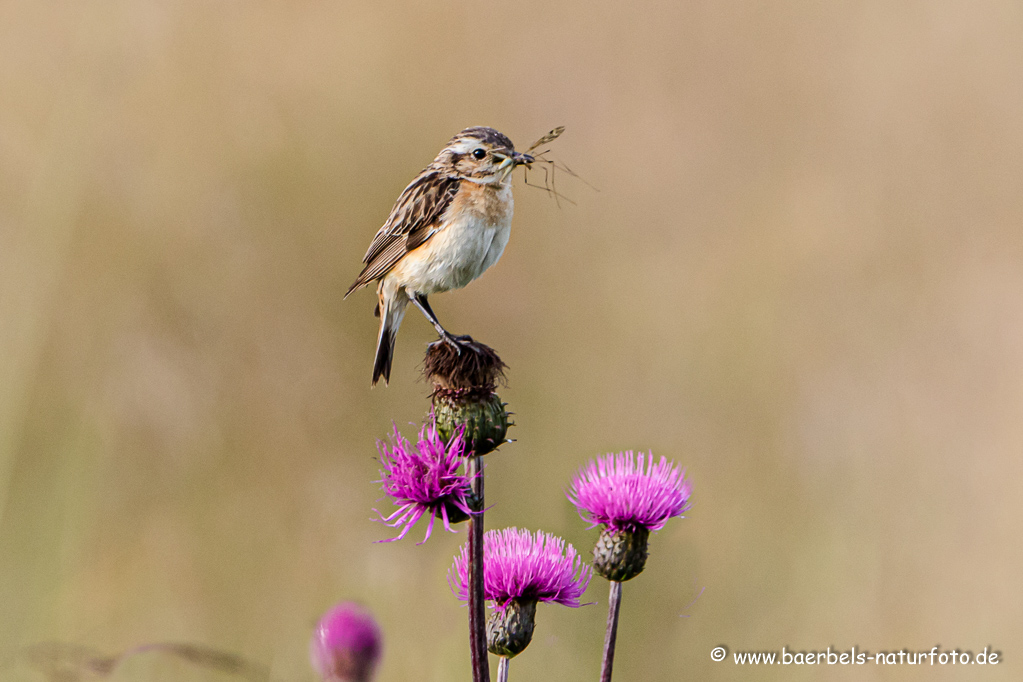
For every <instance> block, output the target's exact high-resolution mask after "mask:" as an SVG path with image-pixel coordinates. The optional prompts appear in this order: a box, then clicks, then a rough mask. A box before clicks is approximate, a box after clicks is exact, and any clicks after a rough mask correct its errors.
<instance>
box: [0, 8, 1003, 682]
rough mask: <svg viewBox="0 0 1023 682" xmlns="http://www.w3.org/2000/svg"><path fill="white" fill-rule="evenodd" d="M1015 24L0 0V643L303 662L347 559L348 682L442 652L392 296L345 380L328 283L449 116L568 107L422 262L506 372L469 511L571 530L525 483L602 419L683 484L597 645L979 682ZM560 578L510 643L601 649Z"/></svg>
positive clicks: (432, 664)
mask: <svg viewBox="0 0 1023 682" xmlns="http://www.w3.org/2000/svg"><path fill="white" fill-rule="evenodd" d="M1021 28H1023V10H1021V8H1020V5H1019V4H1018V3H1016V2H1009V1H999V0H980V1H978V0H972V1H966V0H927V1H923V0H919V1H918V0H907V1H906V2H900V3H890V2H880V1H877V0H867V1H865V2H834V3H827V4H821V3H814V2H800V1H797V0H793V1H788V2H773V3H768V2H753V1H750V0H744V1H737V0H725V1H724V2H707V1H701V2H686V3H676V2H648V3H644V4H643V5H642V6H641V7H638V6H630V5H629V4H628V3H615V2H586V3H584V2H565V3H557V4H552V3H546V2H538V1H534V0H524V1H522V2H516V3H489V2H485V3H484V2H474V3H469V2H465V3H425V2H407V1H400V0H383V1H382V2H375V3H357V4H353V3H347V2H324V1H321V0H303V1H296V2H288V3H265V2H264V3H240V2H215V3H209V2H198V1H187V0H181V1H177V2H166V1H162V2H156V1H153V0H130V1H128V0H120V1H118V0H95V1H93V2H83V3H65V2H54V1H50V0H6V1H5V2H2V3H0V321H2V325H0V662H2V667H0V678H3V679H12V680H38V679H41V678H40V676H39V675H38V673H36V672H33V671H32V670H30V669H28V668H26V667H25V666H24V665H21V664H20V663H19V659H18V657H17V653H18V651H19V650H21V648H22V647H24V646H26V645H28V644H31V643H34V642H39V641H45V640H59V641H65V642H75V643H78V644H82V645H87V646H91V647H96V648H98V649H100V650H104V651H107V652H115V651H119V650H123V649H126V648H128V647H130V646H132V645H135V644H138V643H141V642H152V641H190V642H201V643H203V644H206V645H209V646H215V647H220V648H224V649H228V650H231V651H235V652H237V653H240V654H242V655H244V656H246V657H249V658H251V659H253V660H257V661H261V662H263V663H265V664H267V665H269V666H270V667H271V669H272V671H273V674H274V676H275V678H276V679H279V680H292V681H297V680H311V679H312V678H313V674H312V672H311V670H310V669H309V667H308V662H307V653H306V647H307V641H308V637H309V635H310V632H311V629H312V626H313V624H314V622H315V621H316V619H317V617H318V616H319V615H320V614H321V613H322V612H323V611H324V610H325V609H326V608H327V607H329V606H330V605H331V604H333V603H334V602H336V601H339V600H341V599H358V600H360V601H362V602H364V603H365V604H367V605H368V606H369V607H370V608H371V609H373V611H374V612H375V613H376V614H378V616H379V618H380V620H381V622H382V625H383V629H384V631H385V634H386V637H387V641H386V649H385V658H384V661H383V664H382V667H381V669H380V673H379V675H378V679H379V680H381V681H383V682H387V681H390V680H410V679H416V680H437V681H441V680H452V679H468V653H467V635H466V632H465V611H464V609H463V608H460V607H459V605H458V603H457V602H456V600H455V599H454V597H453V596H452V595H451V594H450V592H449V589H448V587H447V584H446V581H445V575H446V572H447V569H448V567H449V565H450V563H451V559H452V557H453V555H454V554H455V552H456V551H457V548H458V545H459V543H460V542H461V541H462V540H463V539H464V537H465V536H464V533H460V534H459V535H458V536H451V535H448V534H444V533H441V534H440V535H437V536H435V537H434V538H433V539H431V541H430V542H429V543H428V544H426V545H424V546H421V547H417V546H415V544H414V542H415V540H418V538H419V537H421V530H422V529H417V530H416V531H413V533H412V536H411V537H414V538H415V540H412V541H409V540H406V541H404V542H401V543H393V544H374V541H375V540H379V539H382V538H386V537H389V536H390V531H389V529H387V528H385V527H383V526H382V525H380V524H378V523H374V522H373V521H372V520H371V519H372V517H373V512H372V511H371V510H372V508H373V507H374V506H377V507H378V508H381V509H383V508H384V507H382V506H381V505H386V501H383V500H380V499H379V497H380V493H379V489H378V486H377V485H376V484H374V483H373V481H374V480H376V478H377V476H378V474H377V465H376V462H375V460H374V456H375V452H376V451H375V445H374V442H375V439H376V438H377V437H381V436H384V435H385V434H386V433H387V431H388V429H389V426H390V423H391V420H394V421H396V422H397V423H399V424H401V425H404V424H407V423H408V422H413V421H418V420H419V419H420V418H421V417H422V414H423V413H424V411H425V409H426V405H427V402H426V399H425V396H426V393H427V387H426V386H425V385H424V384H423V383H421V382H419V381H418V380H417V366H418V364H419V362H420V360H421V353H422V351H423V348H424V344H425V343H426V342H429V341H431V340H432V339H433V337H434V335H433V332H432V329H431V328H430V326H429V325H428V324H427V323H426V322H425V320H423V319H422V316H420V315H419V314H418V313H415V312H413V313H410V314H409V315H408V317H407V319H406V322H405V325H404V327H403V328H402V332H401V334H400V336H399V340H398V349H397V356H396V359H395V371H394V375H393V377H392V385H391V386H390V387H389V388H382V387H381V388H377V389H375V390H372V391H371V390H369V378H370V369H371V363H372V356H373V347H374V340H375V334H376V329H377V326H376V325H377V322H376V320H375V318H373V317H372V314H371V313H372V308H373V298H374V297H373V295H372V294H369V293H360V294H358V295H355V296H353V297H352V298H351V299H349V300H348V301H346V302H345V303H343V304H342V303H341V295H342V294H343V292H344V289H345V288H346V286H347V285H348V284H349V283H350V282H351V281H352V280H353V279H354V277H355V275H356V274H357V273H358V271H359V268H360V263H359V261H360V259H361V257H362V255H363V253H364V250H365V248H366V246H367V244H368V243H369V240H370V238H371V236H372V235H373V233H374V232H375V231H376V229H377V228H378V227H379V225H380V224H381V222H382V221H383V219H384V218H385V217H386V215H387V213H388V211H389V209H390V207H391V205H392V203H393V201H394V199H395V198H396V197H397V195H398V193H399V192H400V191H401V189H402V188H403V187H404V186H405V184H406V183H407V182H408V181H409V180H410V179H411V178H412V177H414V175H415V174H416V173H417V172H418V171H419V170H420V169H421V168H422V167H423V166H424V165H426V164H427V163H428V162H429V161H430V160H431V159H432V158H433V156H434V155H435V154H436V152H437V151H438V150H439V149H440V148H441V146H442V145H443V143H444V142H445V141H446V140H447V139H448V138H449V137H450V136H451V135H453V134H454V133H456V132H457V131H459V130H460V129H462V128H463V127H466V126H469V125H480V124H482V125H490V126H494V127H496V128H498V129H499V130H501V131H503V132H505V133H506V134H508V135H509V136H510V137H511V138H512V139H513V140H515V142H516V143H517V144H518V145H519V147H520V148H524V147H526V146H528V144H529V143H530V142H531V141H532V140H534V139H536V138H537V137H539V136H540V135H541V134H543V133H544V132H546V131H547V130H549V129H550V128H552V127H554V126H555V125H565V126H567V132H566V133H565V135H564V136H563V137H562V138H561V139H560V140H558V141H557V142H556V143H554V144H553V145H552V148H553V149H554V153H555V155H556V156H557V157H558V158H561V159H562V160H564V161H566V162H567V163H568V164H569V165H570V166H572V167H573V169H574V170H576V171H577V172H579V173H580V174H581V175H582V176H583V177H584V178H586V180H588V181H589V182H591V183H593V184H594V185H596V186H597V187H599V188H600V189H601V191H600V192H599V193H594V192H591V191H590V190H589V189H587V188H586V187H585V186H584V185H582V184H581V183H580V182H578V181H574V180H572V179H571V178H569V177H568V176H566V175H562V176H560V177H559V178H558V187H559V189H560V190H561V191H562V192H564V193H565V194H567V195H568V196H570V197H572V198H574V199H575V200H576V202H577V204H576V205H575V206H571V205H563V206H562V208H561V209H558V208H557V207H556V206H555V204H554V202H553V201H552V200H551V199H550V198H549V197H548V196H546V195H545V194H544V193H543V192H542V191H540V190H534V189H531V188H529V187H525V186H523V185H522V184H521V177H520V178H519V179H518V180H517V181H516V182H517V189H516V203H517V207H516V216H515V222H514V229H513V235H512V239H511V243H510V245H509V247H508V249H507V251H506V253H505V255H504V258H503V259H502V261H501V262H500V264H499V265H498V266H497V267H495V268H494V269H493V270H492V271H490V272H488V273H487V274H486V276H485V277H483V278H482V279H481V280H480V281H478V282H476V283H474V284H473V285H472V286H470V287H469V288H468V289H466V290H464V291H461V292H456V293H453V294H449V295H445V296H439V297H437V298H436V299H435V300H434V301H433V303H434V307H435V309H436V310H437V312H438V314H439V315H440V317H441V319H442V320H443V321H444V322H445V324H446V326H448V328H449V329H452V330H453V331H455V332H457V333H471V334H472V335H474V336H476V337H477V338H480V339H482V340H484V341H486V342H487V343H490V344H491V345H493V346H494V347H496V348H497V349H498V350H499V351H500V352H501V354H502V356H503V357H504V359H505V360H506V361H507V362H508V364H509V365H510V366H511V370H510V372H509V377H510V380H511V381H510V386H509V387H508V388H507V389H505V390H503V391H502V396H503V397H504V398H505V399H506V400H508V401H509V402H510V404H511V409H512V410H514V411H515V412H516V420H517V424H518V425H517V426H516V427H515V429H514V433H513V435H514V437H515V438H517V439H518V440H517V442H516V443H514V444H512V445H509V446H507V447H505V448H503V449H502V450H501V451H500V452H499V453H497V454H494V455H491V456H489V457H488V461H489V463H488V467H489V468H488V482H487V492H488V502H490V503H491V504H493V505H494V507H493V509H492V511H491V512H490V513H489V514H488V516H487V520H488V525H490V526H492V527H499V526H505V525H519V526H525V527H528V528H531V529H536V528H543V529H545V530H548V531H551V532H555V533H558V534H561V535H563V536H565V537H566V538H568V539H569V540H570V541H571V542H573V543H574V544H575V545H576V546H577V547H579V548H580V550H581V551H584V552H589V549H590V547H591V546H592V542H593V539H594V537H595V532H593V531H588V530H586V529H585V526H584V525H583V524H582V522H580V521H579V519H578V517H577V516H576V515H575V514H574V512H573V510H572V509H571V508H570V505H569V504H568V502H567V501H566V500H565V498H564V494H563V493H564V489H565V487H566V486H567V483H568V481H569V479H570V477H571V475H572V474H573V472H574V471H575V470H576V469H577V468H578V467H579V466H580V465H581V464H582V463H583V462H584V461H585V460H586V459H588V458H590V457H592V456H594V455H597V454H600V453H603V452H607V451H612V450H620V449H625V448H636V449H644V450H645V449H650V448H652V449H653V451H654V452H655V453H656V454H664V455H668V456H669V457H672V458H675V459H677V460H678V461H680V462H682V463H684V464H685V465H686V466H687V467H688V469H689V474H690V476H691V478H692V480H693V482H694V485H695V494H694V502H695V505H694V508H693V510H692V511H691V512H690V513H689V514H688V518H687V519H685V520H683V521H675V522H672V523H671V524H669V525H668V526H667V527H666V528H665V529H664V530H663V531H662V532H660V533H658V534H657V535H656V536H655V537H654V538H653V540H652V546H651V550H652V557H651V561H650V563H649V568H648V569H647V571H646V572H645V573H644V575H643V576H642V577H641V578H640V579H637V580H636V581H635V582H633V583H629V584H627V585H626V589H625V600H624V605H623V611H622V626H621V631H620V636H619V653H618V656H617V659H616V666H615V670H616V673H617V676H616V679H622V680H679V679H699V680H746V679H772V680H774V679H784V680H810V679H841V680H853V679H855V680H887V679H923V678H924V676H926V678H927V679H928V680H930V679H949V680H951V679H964V678H967V677H969V678H970V679H983V680H1008V679H1019V678H1020V676H1021V674H1023V673H1021V668H1020V667H1019V662H1018V661H1019V657H1020V653H1019V647H1018V644H1019V642H1020V641H1021V636H1023V591H1021V590H1020V589H1019V576H1020V573H1021V569H1023V545H1021V544H1020V542H1019V536H1020V531H1021V519H1023V515H1021V513H1020V507H1019V500H1020V493H1021V492H1023V491H1021V483H1020V482H1021V480H1023V463H1021V457H1020V454H1021V451H1023V419H1021V408H1023V230H1021V218H1023V194H1021V185H1020V183H1021V177H1023V125H1021V122H1023V42H1021V41H1020V39H1019V36H1020V31H1021ZM538 178H539V176H536V177H535V178H533V180H534V181H535V180H538ZM411 431H412V427H407V432H409V433H411ZM701 590H705V591H704V592H703V594H702V596H701V597H700V598H699V599H698V600H696V602H695V603H692V604H691V602H692V601H693V599H694V598H695V597H696V596H697V595H698V594H699V593H700V591H701ZM588 596H589V598H590V599H591V600H593V601H597V602H599V603H598V604H597V605H596V606H590V607H586V608H583V609H580V610H578V611H574V610H568V609H560V608H541V609H540V613H539V615H538V630H537V636H536V638H535V640H534V643H533V644H532V646H531V647H530V648H529V650H528V651H527V652H526V653H524V654H523V655H522V656H520V657H519V658H517V659H516V660H515V662H514V664H513V666H512V675H513V678H516V679H520V680H542V679H560V680H565V681H566V682H568V681H574V680H587V679H595V678H596V676H597V672H598V669H599V650H600V645H601V642H602V637H603V626H604V619H605V613H606V612H605V609H606V583H604V582H603V581H600V580H595V581H594V584H593V586H592V587H591V589H590V592H589V594H588ZM682 616H688V617H682ZM719 644H725V645H727V646H728V647H729V648H730V649H731V650H733V651H735V650H743V649H780V648H781V647H782V646H783V645H787V646H788V647H789V648H790V649H797V650H798V649H803V650H818V649H823V648H825V647H827V646H829V645H830V646H832V647H838V648H841V649H848V648H849V647H850V646H852V645H853V644H856V645H858V646H859V647H860V648H865V649H868V650H874V651H876V650H897V649H901V648H903V647H908V648H910V649H914V650H916V649H926V650H929V649H930V648H931V647H932V646H934V645H935V644H941V645H942V647H944V648H945V649H946V650H947V649H951V648H953V647H960V648H967V649H971V650H974V651H979V650H980V649H982V648H983V647H984V646H987V645H991V646H994V648H996V649H998V650H1001V651H1002V652H1003V657H1004V659H1005V663H1004V664H1002V665H1000V666H998V667H997V668H990V667H989V668H988V669H985V670H983V671H982V673H981V672H976V673H975V674H976V677H975V678H974V677H970V676H968V675H967V674H966V673H967V672H969V673H974V671H973V670H970V671H964V670H963V669H962V668H961V667H957V668H954V669H953V668H951V667H946V668H939V667H935V668H929V669H928V670H927V671H926V673H924V672H921V671H919V669H916V668H914V667H911V666H903V667H895V668H886V669H879V668H875V667H873V666H866V667H857V668H855V669H849V668H846V669H840V668H838V667H836V668H826V667H825V668H820V667H811V668H803V669H796V668H785V669H781V668H770V667H763V668H738V667H736V666H735V665H733V664H732V663H720V664H718V663H713V662H712V661H711V660H710V656H709V652H710V649H711V648H712V647H714V646H716V645H719ZM114 678H115V679H124V680H128V679H133V680H134V679H138V680H171V679H174V680H191V679H194V680H206V679H222V678H218V677H217V676H216V675H215V674H213V673H210V672H206V671H201V670H196V669H194V668H190V667H188V666H187V665H183V664H180V663H177V662H175V661H169V660H165V659H161V658H160V657H156V656H147V657H139V658H138V659H134V660H132V661H130V662H129V663H128V664H126V665H125V667H124V668H123V669H121V670H120V671H119V672H118V673H117V674H116V675H115V676H114Z"/></svg>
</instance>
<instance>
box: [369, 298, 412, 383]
mask: <svg viewBox="0 0 1023 682" xmlns="http://www.w3.org/2000/svg"><path fill="white" fill-rule="evenodd" d="M379 296H380V303H379V307H378V308H377V311H378V313H379V314H380V333H379V334H378V335H377V355H376V360H374V361H373V385H374V386H375V385H376V383H377V381H379V380H380V377H383V378H384V383H385V384H386V383H387V382H388V381H390V379H391V359H392V358H393V357H394V337H395V336H396V335H397V334H398V327H399V326H401V318H403V317H404V316H405V306H407V305H408V296H406V295H405V293H404V292H403V291H400V290H398V291H393V292H388V291H384V290H383V288H382V287H381V291H380V292H379Z"/></svg>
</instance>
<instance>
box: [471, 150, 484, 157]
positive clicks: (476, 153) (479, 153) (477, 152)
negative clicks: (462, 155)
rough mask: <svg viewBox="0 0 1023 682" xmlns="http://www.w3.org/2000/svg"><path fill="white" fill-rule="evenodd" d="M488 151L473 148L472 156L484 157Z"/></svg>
mask: <svg viewBox="0 0 1023 682" xmlns="http://www.w3.org/2000/svg"><path fill="white" fill-rule="evenodd" d="M486 155H487V153H486V152H485V151H484V150H483V149H474V150H472V156H473V158H474V159H482V158H483V157H484V156H486Z"/></svg>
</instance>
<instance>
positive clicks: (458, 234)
mask: <svg viewBox="0 0 1023 682" xmlns="http://www.w3.org/2000/svg"><path fill="white" fill-rule="evenodd" d="M513 209H514V206H513V202H512V194H511V186H510V185H507V186H500V187H496V188H495V187H493V186H487V185H477V184H475V183H471V182H467V181H463V186H462V188H460V190H459V192H458V194H457V195H456V196H455V198H454V200H453V201H452V202H451V206H450V208H449V209H448V210H447V211H446V212H445V214H444V217H443V221H442V223H441V226H440V228H439V229H438V230H437V232H436V233H435V234H434V235H433V236H432V237H430V239H428V240H427V241H426V243H425V244H423V245H422V246H420V247H419V248H417V249H415V250H413V251H410V252H409V253H408V254H406V255H405V257H404V258H402V259H401V260H400V261H399V262H398V263H397V264H396V265H395V267H394V269H393V270H392V272H391V274H392V275H393V276H394V277H395V278H396V279H397V280H398V284H399V286H403V287H404V288H405V289H407V290H410V291H416V292H419V293H422V294H427V295H429V294H433V293H440V292H443V291H449V290H451V289H460V288H462V287H464V286H465V285H467V284H468V283H469V282H471V281H473V280H474V279H476V278H477V277H479V276H480V275H481V274H483V272H484V271H485V270H486V269H487V268H489V267H490V266H491V265H493V264H494V263H496V262H497V260H498V259H499V258H500V257H501V254H502V253H503V252H504V247H505V246H506V245H507V244H508V237H509V235H510V233H511V219H512V212H513Z"/></svg>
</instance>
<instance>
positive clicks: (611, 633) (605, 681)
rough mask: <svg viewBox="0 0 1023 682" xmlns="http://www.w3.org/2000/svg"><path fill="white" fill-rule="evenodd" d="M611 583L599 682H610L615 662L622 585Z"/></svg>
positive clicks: (616, 582) (613, 581)
mask: <svg viewBox="0 0 1023 682" xmlns="http://www.w3.org/2000/svg"><path fill="white" fill-rule="evenodd" d="M609 582H610V583H611V594H610V596H609V597H608V600H607V634H605V635H604V662H603V663H602V664H601V666H600V682H611V668H612V666H614V662H615V641H616V640H617V639H618V612H619V611H620V610H621V607H622V584H621V583H620V582H618V581H616V580H611V581H609Z"/></svg>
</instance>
